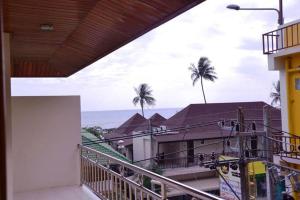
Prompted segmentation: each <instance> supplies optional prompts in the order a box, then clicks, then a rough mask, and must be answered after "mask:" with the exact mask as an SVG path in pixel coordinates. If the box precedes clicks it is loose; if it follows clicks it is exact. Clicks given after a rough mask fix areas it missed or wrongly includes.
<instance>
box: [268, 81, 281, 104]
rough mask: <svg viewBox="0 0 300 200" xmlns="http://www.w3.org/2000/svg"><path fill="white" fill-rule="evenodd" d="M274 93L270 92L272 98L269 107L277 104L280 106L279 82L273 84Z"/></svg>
mask: <svg viewBox="0 0 300 200" xmlns="http://www.w3.org/2000/svg"><path fill="white" fill-rule="evenodd" d="M273 89H274V91H273V92H271V94H270V97H271V98H272V102H271V105H272V106H273V105H276V104H279V106H280V81H277V82H275V83H273Z"/></svg>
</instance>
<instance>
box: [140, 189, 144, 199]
mask: <svg viewBox="0 0 300 200" xmlns="http://www.w3.org/2000/svg"><path fill="white" fill-rule="evenodd" d="M140 195H141V200H143V199H144V193H143V190H142V189H140Z"/></svg>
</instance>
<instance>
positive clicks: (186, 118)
mask: <svg viewBox="0 0 300 200" xmlns="http://www.w3.org/2000/svg"><path fill="white" fill-rule="evenodd" d="M265 105H268V104H266V103H264V102H237V103H209V104H190V105H189V106H187V107H186V108H184V109H183V110H181V111H180V112H178V113H176V114H175V115H174V116H172V117H171V118H170V119H168V120H167V121H166V122H165V123H163V125H165V126H166V127H167V129H172V128H177V127H188V126H191V125H194V124H206V123H209V122H212V121H221V120H236V117H237V109H238V108H239V107H241V108H242V110H243V112H244V116H245V123H249V122H252V121H256V122H257V123H261V122H262V121H263V107H264V106H265ZM271 119H272V126H273V127H275V128H278V129H281V113H280V110H278V109H275V108H273V109H271ZM257 130H263V127H262V126H261V125H259V124H257ZM229 133H230V131H224V130H223V131H221V129H220V127H219V126H218V124H217V122H215V124H213V125H210V126H204V127H198V128H191V129H186V130H181V131H178V132H176V133H175V134H174V133H173V134H162V135H159V136H157V137H156V138H157V140H158V141H159V142H168V141H180V140H195V139H207V138H218V137H222V134H223V136H226V135H228V134H229Z"/></svg>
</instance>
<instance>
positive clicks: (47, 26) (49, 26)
mask: <svg viewBox="0 0 300 200" xmlns="http://www.w3.org/2000/svg"><path fill="white" fill-rule="evenodd" d="M40 29H41V30H42V31H53V29H54V28H53V25H52V24H41V25H40Z"/></svg>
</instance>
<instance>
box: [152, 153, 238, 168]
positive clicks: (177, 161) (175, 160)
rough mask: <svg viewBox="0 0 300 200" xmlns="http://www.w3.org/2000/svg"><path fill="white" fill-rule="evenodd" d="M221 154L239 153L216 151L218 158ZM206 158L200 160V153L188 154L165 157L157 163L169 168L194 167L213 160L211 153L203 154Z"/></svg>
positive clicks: (234, 154) (161, 166) (231, 154)
mask: <svg viewBox="0 0 300 200" xmlns="http://www.w3.org/2000/svg"><path fill="white" fill-rule="evenodd" d="M220 155H227V156H234V157H236V156H238V154H237V153H231V152H227V153H224V154H223V153H215V156H216V158H218V157H219V156H220ZM203 156H204V158H203V160H202V161H201V160H200V154H198V155H194V156H187V157H171V158H164V159H160V160H157V165H158V166H159V168H161V169H168V168H180V167H194V166H200V165H201V162H209V161H211V160H212V159H211V154H203Z"/></svg>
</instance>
